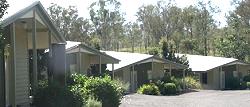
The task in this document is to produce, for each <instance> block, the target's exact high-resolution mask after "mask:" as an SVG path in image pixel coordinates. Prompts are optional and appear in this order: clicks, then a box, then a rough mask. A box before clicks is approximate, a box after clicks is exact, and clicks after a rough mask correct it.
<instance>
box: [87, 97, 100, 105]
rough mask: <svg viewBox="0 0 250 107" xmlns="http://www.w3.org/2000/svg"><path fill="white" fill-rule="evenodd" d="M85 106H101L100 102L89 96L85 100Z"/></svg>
mask: <svg viewBox="0 0 250 107" xmlns="http://www.w3.org/2000/svg"><path fill="white" fill-rule="evenodd" d="M85 107H102V102H100V101H97V100H96V99H95V98H92V97H90V98H89V99H88V100H87V103H86V106H85Z"/></svg>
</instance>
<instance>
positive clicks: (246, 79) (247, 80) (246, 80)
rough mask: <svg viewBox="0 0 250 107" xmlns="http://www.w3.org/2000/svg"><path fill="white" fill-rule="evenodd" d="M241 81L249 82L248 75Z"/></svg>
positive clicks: (249, 77) (249, 76)
mask: <svg viewBox="0 0 250 107" xmlns="http://www.w3.org/2000/svg"><path fill="white" fill-rule="evenodd" d="M243 81H245V82H250V74H248V75H246V76H244V77H243Z"/></svg>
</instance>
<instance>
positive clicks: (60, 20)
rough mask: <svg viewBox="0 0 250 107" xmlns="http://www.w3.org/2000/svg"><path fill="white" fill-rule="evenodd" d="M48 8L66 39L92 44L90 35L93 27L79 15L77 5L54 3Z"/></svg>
mask: <svg viewBox="0 0 250 107" xmlns="http://www.w3.org/2000/svg"><path fill="white" fill-rule="evenodd" d="M47 10H48V13H49V15H50V17H51V19H52V21H53V22H54V24H55V25H56V26H57V28H58V30H59V31H60V33H61V34H62V35H63V36H64V37H65V38H66V40H69V41H79V42H84V43H86V44H90V43H89V39H90V38H89V35H90V31H91V29H92V28H91V25H90V22H89V20H87V19H84V18H83V17H79V15H78V10H77V8H76V7H75V6H69V7H68V8H64V7H61V6H59V5H57V4H52V5H51V6H50V7H49V8H48V9H47Z"/></svg>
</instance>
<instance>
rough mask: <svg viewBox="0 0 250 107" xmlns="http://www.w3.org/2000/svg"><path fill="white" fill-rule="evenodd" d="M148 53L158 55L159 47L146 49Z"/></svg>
mask: <svg viewBox="0 0 250 107" xmlns="http://www.w3.org/2000/svg"><path fill="white" fill-rule="evenodd" d="M148 54H149V55H159V49H158V48H157V47H153V48H150V49H149V50H148Z"/></svg>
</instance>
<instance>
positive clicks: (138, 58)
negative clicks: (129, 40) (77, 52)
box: [103, 51, 187, 70]
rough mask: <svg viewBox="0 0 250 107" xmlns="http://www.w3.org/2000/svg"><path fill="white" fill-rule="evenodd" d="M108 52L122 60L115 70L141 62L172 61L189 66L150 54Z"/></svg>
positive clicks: (115, 66) (108, 67)
mask: <svg viewBox="0 0 250 107" xmlns="http://www.w3.org/2000/svg"><path fill="white" fill-rule="evenodd" d="M103 52H105V53H106V54H108V55H110V56H112V57H115V58H117V59H119V60H120V62H119V64H114V70H119V69H122V68H124V67H126V66H130V65H133V64H141V63H146V62H160V63H171V64H173V65H175V66H176V67H177V68H181V69H183V68H186V67H187V66H185V65H182V64H178V63H175V62H172V61H169V60H166V59H163V58H160V57H158V56H154V55H149V54H141V53H129V52H115V51H103ZM107 69H108V70H112V66H111V65H108V66H107Z"/></svg>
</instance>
